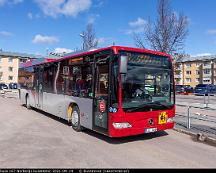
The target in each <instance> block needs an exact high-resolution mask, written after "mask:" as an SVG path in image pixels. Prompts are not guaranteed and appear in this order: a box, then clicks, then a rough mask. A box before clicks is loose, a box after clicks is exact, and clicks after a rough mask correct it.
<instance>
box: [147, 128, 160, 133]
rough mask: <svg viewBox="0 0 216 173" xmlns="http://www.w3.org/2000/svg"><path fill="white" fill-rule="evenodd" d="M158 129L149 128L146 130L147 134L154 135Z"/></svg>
mask: <svg viewBox="0 0 216 173" xmlns="http://www.w3.org/2000/svg"><path fill="white" fill-rule="evenodd" d="M156 131H157V128H149V129H145V133H153V132H156Z"/></svg>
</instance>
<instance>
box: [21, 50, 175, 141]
mask: <svg viewBox="0 0 216 173" xmlns="http://www.w3.org/2000/svg"><path fill="white" fill-rule="evenodd" d="M19 83H20V86H21V88H20V99H21V102H22V103H23V104H24V105H26V107H27V108H31V107H34V108H37V109H40V110H42V111H45V112H48V113H50V114H53V115H55V116H57V117H60V118H63V119H66V120H67V121H68V122H69V123H70V124H71V126H72V128H73V129H74V130H76V131H81V130H82V129H83V128H87V129H91V130H94V131H96V132H99V133H102V134H105V135H107V136H110V137H123V136H130V135H137V134H145V133H152V132H157V131H162V130H166V129H172V128H173V127H174V121H173V120H174V116H175V91H174V73H173V63H172V59H171V57H170V55H167V54H164V53H161V52H156V51H151V50H146V49H140V48H131V47H121V46H111V47H107V48H101V49H96V50H92V51H86V52H82V53H71V54H68V55H66V56H65V57H63V58H60V59H57V60H50V61H47V62H42V63H37V64H35V65H26V66H23V67H21V68H20V69H19Z"/></svg>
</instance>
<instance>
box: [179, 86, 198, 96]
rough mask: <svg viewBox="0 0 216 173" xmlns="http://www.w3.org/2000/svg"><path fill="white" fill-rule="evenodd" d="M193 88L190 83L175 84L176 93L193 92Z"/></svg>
mask: <svg viewBox="0 0 216 173" xmlns="http://www.w3.org/2000/svg"><path fill="white" fill-rule="evenodd" d="M193 92H194V89H193V87H192V86H190V85H176V93H177V94H188V93H193Z"/></svg>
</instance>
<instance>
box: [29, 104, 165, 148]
mask: <svg viewBox="0 0 216 173" xmlns="http://www.w3.org/2000/svg"><path fill="white" fill-rule="evenodd" d="M32 110H34V111H36V112H38V113H40V114H42V115H43V116H46V117H49V118H51V119H53V120H55V121H59V122H60V123H63V124H65V125H67V126H70V125H69V124H68V122H67V121H66V120H64V119H62V118H59V117H56V116H54V115H52V114H49V113H47V112H44V111H41V110H38V109H35V108H32ZM81 133H85V134H87V135H89V136H92V137H95V138H97V139H99V140H103V141H105V142H107V143H110V144H124V143H128V142H134V141H144V140H150V139H153V138H158V137H163V136H167V135H168V133H167V132H165V131H160V132H155V133H149V134H144V130H143V134H141V135H136V136H128V137H120V138H111V137H108V136H106V135H103V134H100V133H97V132H95V131H92V130H88V129H84V130H83V131H82V132H81Z"/></svg>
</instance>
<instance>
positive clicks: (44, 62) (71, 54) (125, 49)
mask: <svg viewBox="0 0 216 173" xmlns="http://www.w3.org/2000/svg"><path fill="white" fill-rule="evenodd" d="M106 50H113V51H114V54H118V52H119V51H121V50H124V51H132V52H140V53H149V54H155V55H160V56H168V57H170V55H169V54H166V53H163V52H158V51H153V50H148V49H143V48H133V47H126V46H109V47H105V48H99V49H93V50H88V51H81V52H72V53H69V54H66V55H65V56H64V57H62V58H58V59H51V58H44V61H41V62H38V63H26V64H23V66H22V67H30V66H37V65H42V64H46V63H50V62H58V61H62V60H65V59H70V58H75V57H79V56H85V55H91V54H95V53H98V52H101V51H106ZM22 67H21V68H22Z"/></svg>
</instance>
